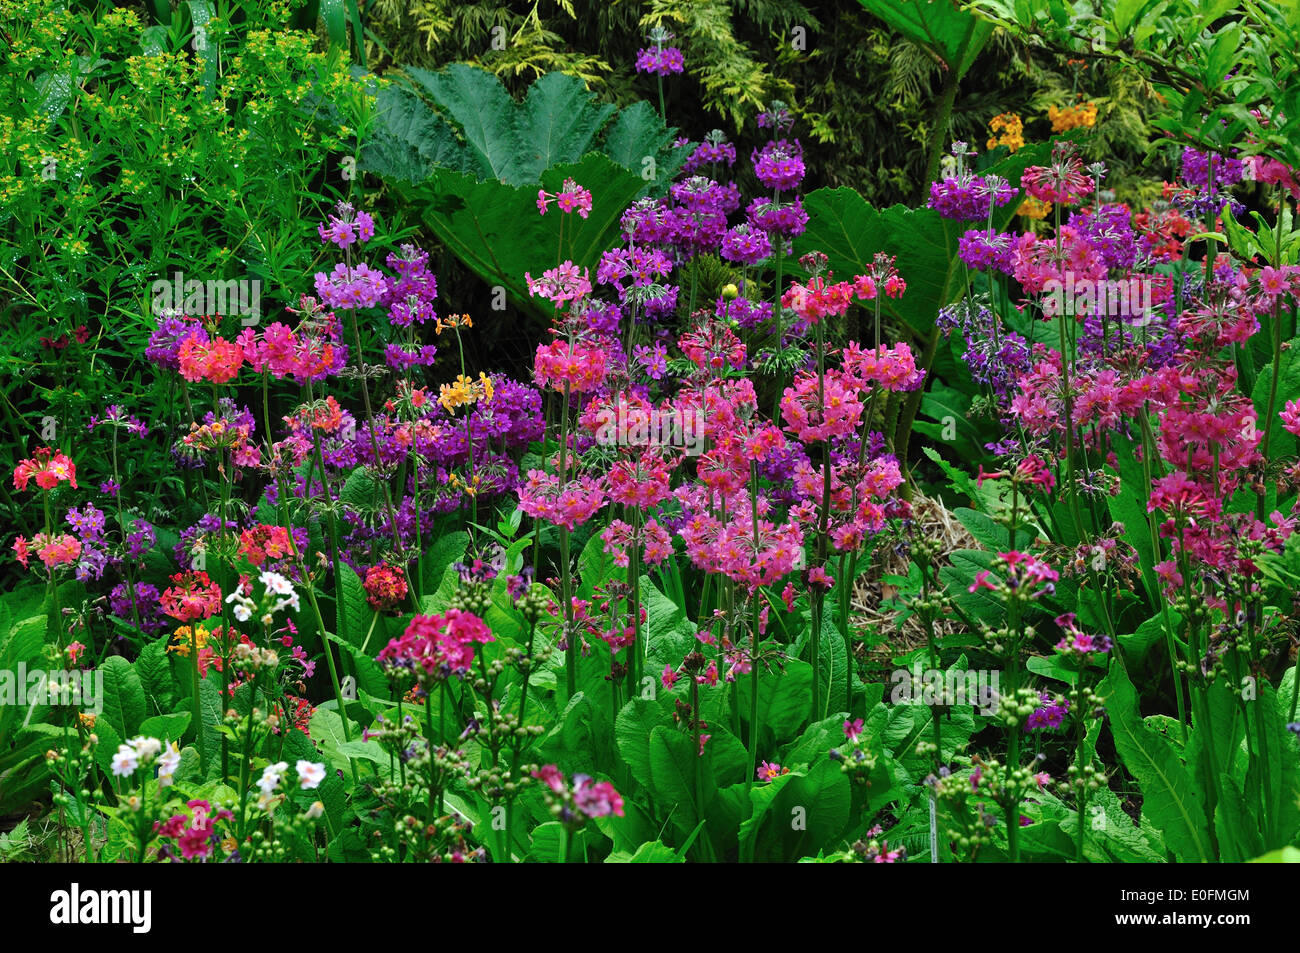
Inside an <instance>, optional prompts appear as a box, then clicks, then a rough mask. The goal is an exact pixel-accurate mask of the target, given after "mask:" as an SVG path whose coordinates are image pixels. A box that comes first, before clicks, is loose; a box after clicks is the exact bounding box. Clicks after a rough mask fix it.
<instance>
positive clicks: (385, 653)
mask: <svg viewBox="0 0 1300 953" xmlns="http://www.w3.org/2000/svg"><path fill="white" fill-rule="evenodd" d="M492 641H494V639H493V636H492V630H491V629H489V628H488V627H487V623H485V622H484V621H483V620H482V619H480V618H479V617H478V616H476V615H475V614H474V613H472V612H466V611H465V610H463V609H457V608H454V607H453V608H450V609H448V610H447V611H446V612H444V613H443V614H442V615H417V616H416V617H415V618H413V619H412V620H411V622H410V624H409V625H408V626H407V627H406V631H405V632H404V633H402V635H401V637H399V638H396V639H393V640H392V641H390V642H389V643H388V644H387V645H386V646H384V648H383V650H382V651H380V653H379V655H378V656H376V659H377V661H379V662H380V663H381V664H382V665H384V667H385V668H388V669H389V670H405V671H409V672H413V673H414V674H415V675H416V677H417V678H419V679H421V680H428V679H432V680H435V681H438V680H444V679H446V678H447V677H448V676H450V675H464V674H465V673H467V672H468V671H469V670H470V666H471V665H473V663H474V646H475V645H486V644H487V643H489V642H492Z"/></svg>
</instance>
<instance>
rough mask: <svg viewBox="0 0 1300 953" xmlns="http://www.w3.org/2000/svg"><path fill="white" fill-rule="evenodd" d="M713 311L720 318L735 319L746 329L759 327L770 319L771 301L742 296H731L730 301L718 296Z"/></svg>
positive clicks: (764, 325) (762, 326)
mask: <svg viewBox="0 0 1300 953" xmlns="http://www.w3.org/2000/svg"><path fill="white" fill-rule="evenodd" d="M714 313H715V314H717V316H718V317H720V318H727V319H730V320H732V321H735V322H736V324H737V325H739V326H740V327H742V328H744V329H745V330H747V331H750V330H754V329H756V328H757V329H761V328H764V327H766V326H767V325H768V323H769V322H771V320H772V302H770V301H750V300H749V299H748V298H744V297H739V298H732V299H731V300H730V301H727V300H726V299H725V298H719V299H718V306H717V309H716V310H715V312H714Z"/></svg>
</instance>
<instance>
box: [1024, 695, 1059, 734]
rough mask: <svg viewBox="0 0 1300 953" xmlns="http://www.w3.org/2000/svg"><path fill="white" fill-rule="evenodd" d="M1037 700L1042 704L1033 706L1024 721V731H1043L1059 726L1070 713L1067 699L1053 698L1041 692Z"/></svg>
mask: <svg viewBox="0 0 1300 953" xmlns="http://www.w3.org/2000/svg"><path fill="white" fill-rule="evenodd" d="M1038 700H1039V701H1040V702H1042V705H1041V706H1040V707H1038V708H1035V709H1034V711H1033V714H1031V715H1030V716H1029V718H1028V719H1027V720H1026V721H1025V731H1026V732H1030V731H1043V730H1044V729H1047V730H1054V729H1056V728H1060V727H1061V725H1062V724H1063V723H1064V722H1065V716H1066V715H1068V714H1069V713H1070V702H1069V699H1066V698H1061V699H1055V698H1053V697H1052V696H1051V695H1050V694H1049V693H1047V692H1041V693H1040V694H1039V696H1038Z"/></svg>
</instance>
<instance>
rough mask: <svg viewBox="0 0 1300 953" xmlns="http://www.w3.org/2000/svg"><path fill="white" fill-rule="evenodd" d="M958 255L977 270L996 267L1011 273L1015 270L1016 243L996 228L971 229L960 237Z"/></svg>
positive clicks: (998, 269)
mask: <svg viewBox="0 0 1300 953" xmlns="http://www.w3.org/2000/svg"><path fill="white" fill-rule="evenodd" d="M957 255H958V256H959V257H960V258H961V260H962V261H963V262H965V263H966V267H967V268H973V269H975V270H977V271H986V270H988V269H995V270H997V271H1000V272H1002V273H1003V274H1007V275H1009V274H1011V273H1012V271H1014V270H1015V243H1014V241H1013V239H1012V237H1011V235H1009V234H1007V233H1006V232H999V231H997V230H996V229H992V228H984V229H974V228H973V229H970V230H969V231H967V232H966V233H965V234H964V235H962V237H961V238H960V239H958V241H957Z"/></svg>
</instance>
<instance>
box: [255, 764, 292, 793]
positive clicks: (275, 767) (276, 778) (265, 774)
mask: <svg viewBox="0 0 1300 953" xmlns="http://www.w3.org/2000/svg"><path fill="white" fill-rule="evenodd" d="M288 770H289V762H287V761H277V762H276V763H275V764H268V765H267V766H266V768H265V769H264V770H263V771H262V776H261V777H260V778H258V780H257V787H258V789H259V790H261V792H262V796H263V797H270V796H271V795H272V794H274V793H275V789H276V788H278V787H279V786H280V777H281V776H282V775H283V774H284V772H285V771H288Z"/></svg>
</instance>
